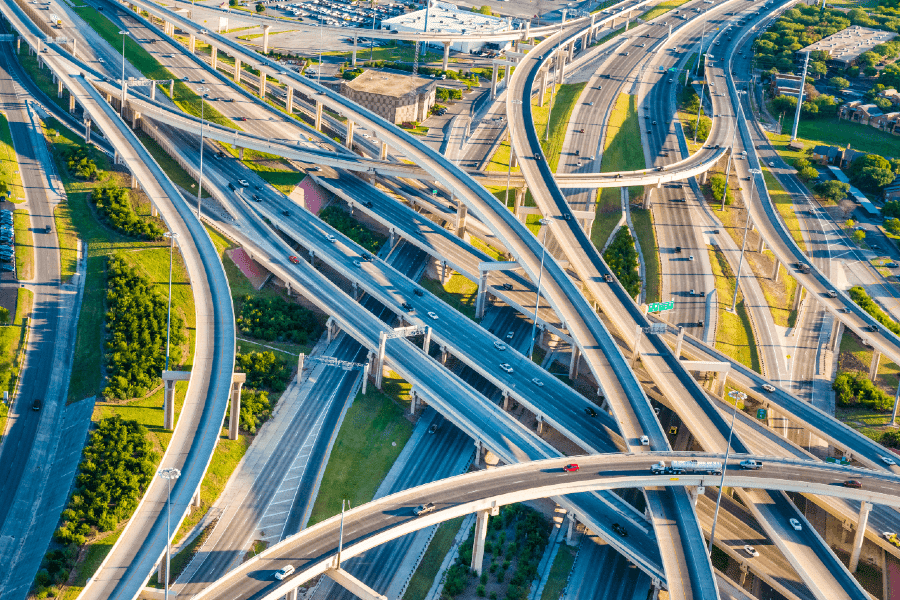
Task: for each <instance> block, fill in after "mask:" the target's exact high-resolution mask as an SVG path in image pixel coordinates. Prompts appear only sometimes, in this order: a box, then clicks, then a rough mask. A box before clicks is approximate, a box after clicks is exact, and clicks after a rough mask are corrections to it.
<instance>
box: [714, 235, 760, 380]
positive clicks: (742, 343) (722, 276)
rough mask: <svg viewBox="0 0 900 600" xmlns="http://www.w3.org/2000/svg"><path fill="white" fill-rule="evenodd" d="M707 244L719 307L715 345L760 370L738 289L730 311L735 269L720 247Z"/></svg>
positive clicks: (746, 365)
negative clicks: (733, 309) (733, 307)
mask: <svg viewBox="0 0 900 600" xmlns="http://www.w3.org/2000/svg"><path fill="white" fill-rule="evenodd" d="M707 248H708V250H709V261H710V264H711V265H712V270H713V275H714V276H715V278H716V304H717V307H716V309H717V310H718V311H719V312H718V325H717V327H716V343H715V347H716V348H717V349H718V350H720V351H721V352H723V353H724V354H726V355H727V356H729V357H730V358H732V359H733V360H736V361H737V362H739V363H741V364H742V365H744V366H745V367H748V368H750V369H753V370H754V371H756V372H757V373H759V372H760V365H759V352H758V351H757V348H756V341H755V340H754V339H753V328H752V326H751V325H750V316H749V315H748V314H747V308H746V306H745V305H744V295H743V294H742V293H740V292H738V297H737V306H736V310H735V312H731V310H730V309H731V300H732V298H733V295H734V273H733V272H732V270H731V267H730V266H729V265H728V260H727V259H726V258H725V255H724V254H723V253H722V251H721V250H718V249H715V248H713V247H711V246H708V247H707Z"/></svg>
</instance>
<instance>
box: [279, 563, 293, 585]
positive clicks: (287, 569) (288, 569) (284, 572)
mask: <svg viewBox="0 0 900 600" xmlns="http://www.w3.org/2000/svg"><path fill="white" fill-rule="evenodd" d="M293 572H294V566H293V565H285V566H284V567H282V568H280V569H278V570H277V571H275V579H277V580H278V581H283V580H284V578H285V577H287V576H288V575H290V574H291V573H293Z"/></svg>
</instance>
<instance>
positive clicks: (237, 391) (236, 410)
mask: <svg viewBox="0 0 900 600" xmlns="http://www.w3.org/2000/svg"><path fill="white" fill-rule="evenodd" d="M245 381H247V374H246V373H234V374H233V375H232V376H231V412H230V414H229V417H228V439H229V440H236V439H238V428H239V426H240V424H241V387H243V385H244V382H245Z"/></svg>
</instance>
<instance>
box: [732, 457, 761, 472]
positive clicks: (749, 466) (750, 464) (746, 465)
mask: <svg viewBox="0 0 900 600" xmlns="http://www.w3.org/2000/svg"><path fill="white" fill-rule="evenodd" d="M738 466H739V467H740V468H742V469H745V470H751V471H756V470H759V469H762V466H763V464H762V462H761V461H758V460H753V459H747V460H742V461H741V462H739V463H738Z"/></svg>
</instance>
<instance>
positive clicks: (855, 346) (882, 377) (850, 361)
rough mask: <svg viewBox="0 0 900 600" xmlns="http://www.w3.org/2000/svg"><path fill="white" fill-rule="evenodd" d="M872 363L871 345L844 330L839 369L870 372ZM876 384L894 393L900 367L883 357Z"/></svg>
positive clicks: (898, 381)
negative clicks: (865, 344) (863, 342)
mask: <svg viewBox="0 0 900 600" xmlns="http://www.w3.org/2000/svg"><path fill="white" fill-rule="evenodd" d="M871 364H872V348H871V346H863V345H862V344H861V343H860V340H859V338H858V337H856V335H854V334H853V333H851V332H849V331H846V330H844V335H843V336H842V337H841V351H840V356H839V357H838V371H859V372H862V373H866V374H868V373H869V366H870V365H871ZM874 383H875V385H877V386H878V387H879V388H881V389H882V390H883V391H884V392H886V393H888V394H894V392H896V390H897V385H898V383H900V367H898V366H897V365H896V364H894V363H893V362H891V361H889V360H888V359H887V358H885V357H882V358H881V361H880V362H879V363H878V373H877V375H876V376H875V382H874Z"/></svg>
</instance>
